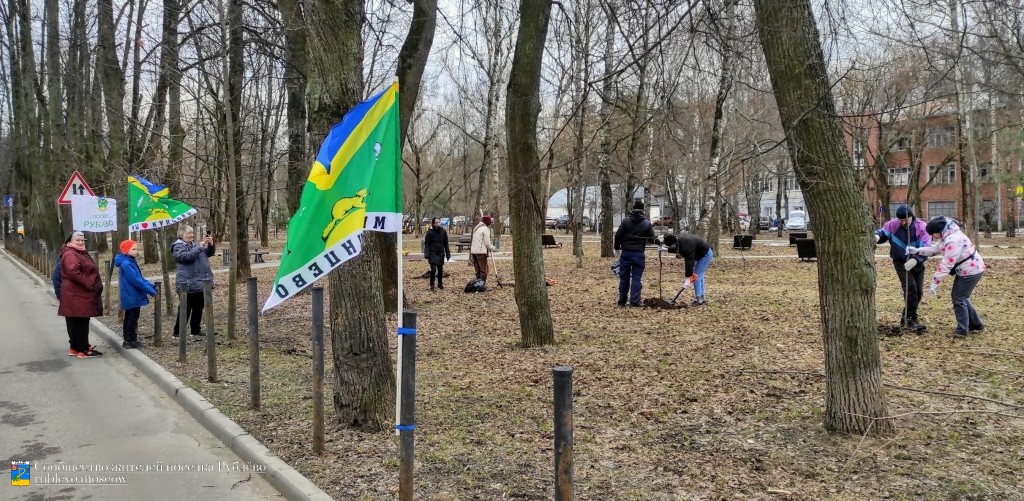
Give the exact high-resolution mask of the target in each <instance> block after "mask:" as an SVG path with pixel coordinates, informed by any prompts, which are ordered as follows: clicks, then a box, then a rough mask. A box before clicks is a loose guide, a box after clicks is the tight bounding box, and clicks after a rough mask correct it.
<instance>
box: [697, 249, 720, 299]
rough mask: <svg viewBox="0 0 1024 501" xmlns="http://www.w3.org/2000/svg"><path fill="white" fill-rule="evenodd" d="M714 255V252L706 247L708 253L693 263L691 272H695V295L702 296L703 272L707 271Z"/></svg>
mask: <svg viewBox="0 0 1024 501" xmlns="http://www.w3.org/2000/svg"><path fill="white" fill-rule="evenodd" d="M714 257H715V253H714V252H712V251H711V249H708V253H707V254H706V255H705V256H704V257H702V258H700V259H698V260H697V262H696V263H695V264H694V265H693V272H694V273H696V274H697V281H696V282H694V283H693V294H694V295H695V296H697V297H704V272H706V271H708V266H711V260H712V258H714Z"/></svg>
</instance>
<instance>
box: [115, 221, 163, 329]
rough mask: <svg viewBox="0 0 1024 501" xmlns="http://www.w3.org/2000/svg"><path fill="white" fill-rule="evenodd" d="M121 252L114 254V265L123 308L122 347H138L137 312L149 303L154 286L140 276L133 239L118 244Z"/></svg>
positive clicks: (136, 247) (136, 246) (154, 290)
mask: <svg viewBox="0 0 1024 501" xmlns="http://www.w3.org/2000/svg"><path fill="white" fill-rule="evenodd" d="M119 248H120V250H121V253H120V254H118V255H116V256H114V266H116V267H117V270H118V279H117V285H118V291H119V293H120V296H121V309H122V310H124V323H123V324H122V326H121V327H122V330H121V332H122V337H123V338H124V342H123V343H121V347H122V348H128V349H133V348H139V347H140V346H142V345H141V344H140V343H139V313H141V311H142V307H143V306H145V305H147V304H149V296H156V287H155V286H154V285H153V283H152V282H150V281H149V280H146V279H145V278H143V276H142V270H140V269H139V263H137V262H136V261H135V259H136V258H137V257H139V246H138V243H137V242H135V241H134V240H131V239H129V240H125V241H123V242H121V245H120V246H119Z"/></svg>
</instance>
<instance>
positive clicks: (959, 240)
mask: <svg viewBox="0 0 1024 501" xmlns="http://www.w3.org/2000/svg"><path fill="white" fill-rule="evenodd" d="M925 231H927V232H928V234H930V235H931V236H932V245H930V246H928V247H921V248H917V247H908V248H907V254H920V255H922V256H932V255H936V254H941V255H942V259H940V260H939V266H938V268H937V269H936V270H935V275H934V276H933V277H932V284H931V286H930V287H929V288H928V291H929V292H931V293H932V294H933V295H934V294H935V292H936V291H937V290H938V288H939V284H941V283H942V280H943V279H944V278H946V276H947V275H952V276H953V277H955V278H954V279H953V291H952V293H951V295H950V296H951V298H952V300H953V313H954V314H956V330H955V331H954V332H953V337H957V338H963V337H967V333H968V332H975V331H981V330H983V329H984V328H985V326H984V325H983V324H982V322H981V317H979V316H978V312H977V311H975V310H974V305H972V304H971V300H970V299H971V293H972V292H974V288H975V287H976V286H977V285H978V282H980V281H981V277H982V275H984V274H985V261H984V260H983V259H982V258H981V254H979V253H978V250H977V249H976V248H975V246H974V244H973V243H971V239H969V238H967V235H966V234H965V233H964V232H963V231H960V225H959V224H957V221H956V220H954V219H950V218H948V217H943V216H938V217H934V218H932V220H931V221H928V225H927V226H926V227H925Z"/></svg>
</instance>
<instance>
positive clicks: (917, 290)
mask: <svg viewBox="0 0 1024 501" xmlns="http://www.w3.org/2000/svg"><path fill="white" fill-rule="evenodd" d="M925 230H926V223H925V222H924V221H923V220H921V219H918V218H916V217H914V211H913V210H912V209H911V208H910V207H908V206H906V205H901V206H899V207H898V208H897V209H896V217H895V218H893V219H890V220H889V221H888V222H886V223H885V224H884V225H883V226H882V227H881V228H880V229H879V230H878V231H876V232H875V243H877V244H884V243H886V242H889V257H890V258H892V265H893V268H895V269H896V276H897V277H899V279H900V288H901V289H902V290H903V311H902V312H901V313H900V327H906V328H907V329H910V330H912V331H914V333H916V334H924V331H925V329H927V327H925V326H924V325H922V324H921V322H920V321H919V320H918V318H917V307H918V305H920V304H921V296H922V295H923V291H924V262H925V259H926V257H925V256H923V255H920V254H918V255H910V254H909V253H908V252H907V249H913V248H919V247H928V246H929V244H931V236H929V235H928V232H927V231H925Z"/></svg>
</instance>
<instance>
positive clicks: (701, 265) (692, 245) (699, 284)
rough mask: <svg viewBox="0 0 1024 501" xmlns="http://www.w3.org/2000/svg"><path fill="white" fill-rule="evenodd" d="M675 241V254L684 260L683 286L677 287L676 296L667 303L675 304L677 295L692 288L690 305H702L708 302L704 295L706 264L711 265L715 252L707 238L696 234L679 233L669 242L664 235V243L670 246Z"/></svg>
mask: <svg viewBox="0 0 1024 501" xmlns="http://www.w3.org/2000/svg"><path fill="white" fill-rule="evenodd" d="M673 243H675V247H676V256H677V257H681V258H683V259H684V260H685V263H686V264H685V270H684V273H683V276H684V277H685V279H684V281H683V288H682V289H679V292H677V293H676V297H674V298H672V301H670V302H669V304H676V300H677V299H679V295H680V294H682V293H683V291H685V290H687V289H690V288H693V295H694V298H693V302H692V303H690V306H704V305H706V304H708V301H707V299H706V298H705V297H704V276H705V274H706V273H707V270H708V266H711V261H712V259H713V258H714V257H715V253H714V252H713V251H712V250H711V245H709V244H708V242H707V240H704V239H703V238H700V237H698V236H696V235H680V236H678V237H676V239H675V242H671V239H669V238H668V237H667V236H666V237H665V244H666V245H669V246H671V245H672V244H673Z"/></svg>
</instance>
